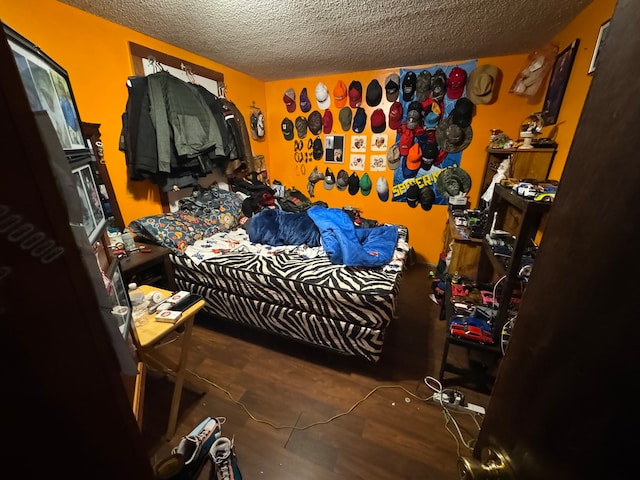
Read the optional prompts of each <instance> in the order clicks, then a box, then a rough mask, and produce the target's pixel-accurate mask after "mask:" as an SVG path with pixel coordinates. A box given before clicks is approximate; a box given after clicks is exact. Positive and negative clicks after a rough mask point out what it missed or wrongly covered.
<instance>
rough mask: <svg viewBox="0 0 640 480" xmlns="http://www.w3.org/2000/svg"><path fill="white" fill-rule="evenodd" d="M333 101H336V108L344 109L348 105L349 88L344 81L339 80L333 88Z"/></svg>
mask: <svg viewBox="0 0 640 480" xmlns="http://www.w3.org/2000/svg"><path fill="white" fill-rule="evenodd" d="M333 99H334V100H335V101H336V107H338V108H342V107H344V106H345V105H346V104H347V99H348V95H347V86H346V85H345V84H344V82H343V81H342V80H338V83H336V86H335V87H333Z"/></svg>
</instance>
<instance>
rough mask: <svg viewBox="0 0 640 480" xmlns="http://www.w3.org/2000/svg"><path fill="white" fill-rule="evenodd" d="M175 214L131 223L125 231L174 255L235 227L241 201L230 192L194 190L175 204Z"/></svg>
mask: <svg viewBox="0 0 640 480" xmlns="http://www.w3.org/2000/svg"><path fill="white" fill-rule="evenodd" d="M178 206H179V208H180V210H179V211H177V212H171V213H162V214H159V215H149V216H146V217H142V218H138V219H136V220H133V221H132V222H131V223H130V224H129V228H130V229H131V231H133V232H134V233H135V234H136V235H137V236H139V237H141V238H144V239H147V240H149V241H152V242H155V243H157V244H158V245H162V246H163V247H167V248H169V249H171V251H172V252H173V253H175V254H176V255H184V251H185V250H186V249H187V247H188V246H189V245H192V244H193V242H195V241H196V240H200V239H202V238H205V237H209V236H211V235H213V234H215V233H218V232H226V231H228V230H231V229H233V228H235V227H237V226H238V218H239V217H240V216H242V200H240V198H238V196H237V195H236V194H235V193H234V192H229V191H227V190H222V189H219V188H218V187H217V186H214V187H210V188H194V191H193V193H192V194H191V196H189V197H186V198H184V199H181V200H180V201H179V202H178Z"/></svg>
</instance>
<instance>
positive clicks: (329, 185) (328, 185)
mask: <svg viewBox="0 0 640 480" xmlns="http://www.w3.org/2000/svg"><path fill="white" fill-rule="evenodd" d="M335 186H336V177H335V176H334V175H333V172H332V171H331V169H330V168H329V167H327V169H326V170H325V172H324V188H325V189H327V190H331V189H333V187H335Z"/></svg>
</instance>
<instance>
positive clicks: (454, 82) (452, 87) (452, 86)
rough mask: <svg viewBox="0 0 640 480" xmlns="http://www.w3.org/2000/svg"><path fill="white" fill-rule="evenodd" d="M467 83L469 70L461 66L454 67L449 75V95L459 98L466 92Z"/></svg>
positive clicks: (454, 98)
mask: <svg viewBox="0 0 640 480" xmlns="http://www.w3.org/2000/svg"><path fill="white" fill-rule="evenodd" d="M466 84H467V72H465V71H464V70H463V69H462V68H460V67H453V68H452V69H451V73H450V74H449V76H448V77H447V93H446V95H447V97H448V98H450V99H452V100H457V99H458V98H460V97H461V96H462V93H463V92H464V86H465V85H466Z"/></svg>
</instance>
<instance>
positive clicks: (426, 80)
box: [416, 70, 431, 102]
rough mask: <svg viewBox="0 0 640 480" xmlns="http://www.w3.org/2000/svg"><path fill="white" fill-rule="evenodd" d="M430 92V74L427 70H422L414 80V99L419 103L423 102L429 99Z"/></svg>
mask: <svg viewBox="0 0 640 480" xmlns="http://www.w3.org/2000/svg"><path fill="white" fill-rule="evenodd" d="M430 90H431V73H429V72H428V71H427V70H423V71H421V72H420V73H419V74H418V78H417V79H416V99H417V100H418V101H419V102H424V101H425V100H426V99H427V98H429V91H430Z"/></svg>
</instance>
